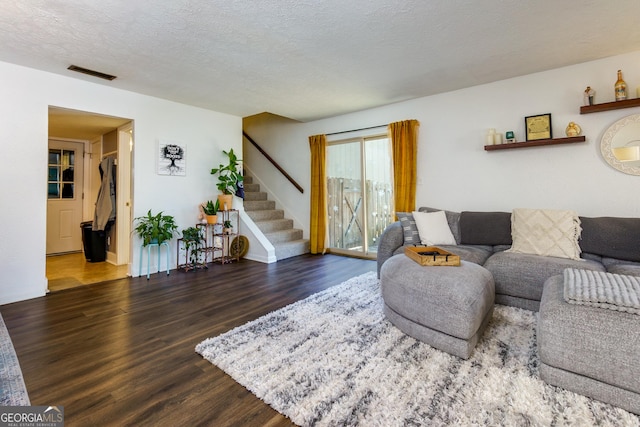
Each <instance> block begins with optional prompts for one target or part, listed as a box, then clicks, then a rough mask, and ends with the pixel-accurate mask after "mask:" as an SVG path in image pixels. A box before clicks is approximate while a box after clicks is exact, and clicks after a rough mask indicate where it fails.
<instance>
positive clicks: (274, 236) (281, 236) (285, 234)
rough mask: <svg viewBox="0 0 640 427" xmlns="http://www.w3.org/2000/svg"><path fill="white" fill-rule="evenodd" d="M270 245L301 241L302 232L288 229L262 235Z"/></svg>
mask: <svg viewBox="0 0 640 427" xmlns="http://www.w3.org/2000/svg"><path fill="white" fill-rule="evenodd" d="M264 235H265V236H266V237H267V239H269V241H270V242H271V243H274V244H275V243H282V242H290V241H292V240H300V239H302V230H300V229H297V228H290V229H288V230H277V231H272V232H270V233H264Z"/></svg>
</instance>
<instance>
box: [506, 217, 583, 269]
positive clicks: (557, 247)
mask: <svg viewBox="0 0 640 427" xmlns="http://www.w3.org/2000/svg"><path fill="white" fill-rule="evenodd" d="M581 232H582V228H581V227H580V218H579V217H578V214H577V213H576V212H574V211H565V210H551V209H514V210H513V212H512V214H511V237H512V239H513V245H512V246H511V249H508V251H507V252H517V253H525V254H533V255H545V256H553V257H558V258H570V259H575V260H580V245H579V244H578V239H579V238H580V233H581Z"/></svg>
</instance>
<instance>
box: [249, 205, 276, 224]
mask: <svg viewBox="0 0 640 427" xmlns="http://www.w3.org/2000/svg"><path fill="white" fill-rule="evenodd" d="M245 212H246V213H247V215H248V216H249V218H251V219H252V220H253V221H254V222H256V223H258V222H260V221H269V220H275V219H283V218H284V211H283V210H282V209H262V210H259V211H248V210H246V208H245Z"/></svg>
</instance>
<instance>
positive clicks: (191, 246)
mask: <svg viewBox="0 0 640 427" xmlns="http://www.w3.org/2000/svg"><path fill="white" fill-rule="evenodd" d="M182 242H183V244H184V250H185V253H186V258H187V265H186V266H185V269H186V270H191V269H194V270H195V269H196V268H198V266H203V265H204V264H203V263H200V262H199V260H198V257H199V255H200V247H201V246H202V243H203V242H204V236H203V234H202V229H201V228H198V227H189V228H185V229H184V230H182Z"/></svg>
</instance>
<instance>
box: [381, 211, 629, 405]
mask: <svg viewBox="0 0 640 427" xmlns="http://www.w3.org/2000/svg"><path fill="white" fill-rule="evenodd" d="M420 211H423V212H434V211H437V210H436V209H432V208H421V209H420ZM515 212H516V211H514V214H513V216H514V218H516V217H517V215H516V213H515ZM445 214H446V219H447V223H448V225H449V228H450V229H451V234H453V237H454V239H455V241H456V243H457V244H456V245H437V246H438V247H441V248H443V249H445V250H447V251H449V252H452V253H454V254H456V255H459V256H460V258H461V260H462V261H463V263H462V267H465V266H468V265H469V263H475V264H478V265H480V266H482V267H483V268H481V267H478V266H476V270H477V269H480V270H484V272H485V273H487V276H488V278H489V280H488V279H482V283H485V284H486V286H480V285H482V283H475V282H469V283H470V286H468V287H469V288H472V290H475V291H477V290H478V289H480V288H484V289H485V290H486V289H490V290H491V291H493V290H494V289H495V302H496V303H498V304H504V305H510V306H515V307H519V308H523V309H528V310H534V311H539V315H538V328H537V343H538V353H539V356H540V378H541V379H542V380H544V381H545V382H547V383H549V384H552V385H555V386H560V387H563V388H565V389H568V390H571V391H574V392H577V393H580V394H583V395H586V396H589V397H592V398H594V399H597V400H601V401H604V402H607V403H610V404H613V405H615V406H619V407H621V408H623V409H626V410H627V411H630V412H632V413H634V414H638V415H640V380H639V378H640V376H639V375H638V374H637V370H638V366H640V345H639V342H640V308H639V307H638V303H637V296H638V292H637V289H638V288H639V286H640V281H638V280H637V278H636V277H630V276H638V277H640V218H616V217H601V218H587V217H579V219H580V225H579V227H580V228H581V234H580V236H581V237H580V239H579V240H578V245H579V248H578V247H577V246H576V245H575V234H574V235H573V238H572V249H573V253H572V254H571V256H572V257H573V258H575V259H571V258H560V257H554V256H543V255H531V254H529V253H519V252H512V251H507V249H509V248H510V247H512V245H513V246H514V247H516V246H518V244H519V243H516V242H512V237H511V236H512V233H511V224H512V218H511V217H512V214H511V213H508V212H461V213H458V212H450V211H445ZM439 215H440V214H439ZM398 216H399V217H401V221H398V222H395V223H393V224H391V225H390V226H388V227H387V229H386V230H385V232H384V233H383V234H382V236H381V238H380V241H379V245H378V276H379V277H380V276H382V277H381V278H380V282H381V289H382V296H383V299H384V301H385V314H387V317H388V318H389V320H390V321H391V322H392V323H394V324H395V325H396V326H397V327H398V328H399V329H401V330H403V331H405V333H407V334H409V335H412V336H414V337H416V338H418V339H420V340H422V341H425V342H427V343H428V344H430V345H432V346H433V347H436V348H439V349H441V350H443V351H446V352H449V353H451V354H454V355H456V356H459V357H463V358H468V357H469V356H470V355H471V351H472V350H473V346H474V345H475V341H476V337H477V336H479V335H480V334H481V333H482V330H483V329H484V326H483V325H484V324H485V320H483V319H485V317H486V316H485V315H484V313H485V310H484V309H483V310H475V312H472V311H469V310H467V311H469V313H467V314H468V316H467V317H469V318H470V319H471V320H473V321H474V322H475V323H474V322H472V321H469V322H467V323H468V325H466V326H469V325H470V326H473V327H475V326H477V324H479V321H482V323H481V324H480V326H479V327H478V329H477V332H476V333H475V334H474V335H471V334H467V335H464V334H461V333H457V332H456V331H453V332H448V331H447V330H445V328H443V327H442V325H441V324H442V323H447V322H449V321H450V320H451V317H452V316H453V317H459V315H458V312H459V311H460V309H461V307H462V306H463V305H464V304H462V303H461V302H460V301H458V300H464V301H466V302H467V303H468V302H472V303H473V304H467V305H469V307H471V308H473V305H474V304H476V302H477V301H484V299H480V298H476V297H473V298H458V300H456V299H454V298H451V297H449V296H448V294H447V293H446V292H451V291H452V290H453V291H456V292H464V290H463V291H460V289H462V288H461V285H464V283H458V282H461V281H462V282H467V281H469V280H470V279H469V278H468V277H466V276H464V275H463V277H462V278H461V279H456V276H460V275H461V274H462V273H465V270H464V269H462V270H461V272H460V273H456V274H451V273H452V272H454V271H455V270H454V269H456V268H461V267H421V266H418V264H417V263H414V262H412V261H411V260H410V259H409V258H408V257H404V256H401V255H398V254H401V253H404V246H405V245H406V244H408V243H411V242H412V240H413V241H415V238H416V235H418V233H417V231H412V229H411V227H410V226H409V225H410V221H409V219H408V218H409V217H410V216H409V215H408V214H404V215H401V214H398ZM441 221H442V223H441V227H442V228H444V229H445V230H446V225H445V224H444V219H441ZM572 221H573V222H574V223H576V222H577V221H576V220H575V214H572ZM401 223H402V225H401ZM414 228H415V227H414ZM518 228H519V227H518V226H516V227H515V228H514V232H515V233H514V234H515V235H518V233H519V231H516V230H517V229H518ZM574 231H577V227H576V229H575V230H574ZM576 234H577V233H576ZM577 252H579V258H578V254H577ZM387 260H389V262H387V263H386V264H385V262H386V261H387ZM383 264H384V267H383ZM450 268H451V270H449V269H450ZM565 270H566V271H565ZM572 271H577V272H579V273H578V274H579V275H581V276H582V275H584V276H594V277H600V279H596V280H595V281H590V282H589V285H597V286H598V287H599V291H603V292H602V295H604V296H607V294H610V293H613V294H617V295H616V297H615V298H614V299H615V300H616V303H615V304H614V305H615V306H616V307H614V308H613V309H610V308H611V307H610V306H608V307H607V308H601V307H602V305H601V304H599V303H598V304H596V305H598V306H592V305H593V304H591V303H590V302H588V303H587V305H581V304H582V303H578V304H575V303H570V302H569V301H568V300H567V283H568V289H571V288H572V286H573V285H572V282H571V280H569V282H567V277H563V276H570V275H571V272H572ZM381 272H382V274H381ZM489 273H491V274H489ZM608 273H613V274H608ZM475 274H476V273H474V275H475ZM449 276H451V277H449ZM476 279H477V278H476ZM490 279H492V280H490ZM600 280H602V281H606V280H611V281H614V282H618V284H617V285H616V286H619V285H622V284H623V282H624V283H626V284H629V283H631V285H630V287H627V288H625V287H624V286H620V287H615V289H614V288H607V287H606V286H602V284H603V282H601V281H600ZM430 287H431V288H433V289H423V288H430ZM623 288H624V289H626V291H620V289H623ZM406 289H411V290H413V293H409V294H407V295H403V293H405V291H406ZM416 289H417V290H416ZM418 291H419V292H418ZM599 291H598V292H599ZM466 292H467V294H468V293H469V290H466ZM624 292H628V293H626V294H624ZM569 294H571V291H569ZM622 294H624V295H625V296H626V298H627V299H629V298H630V299H631V300H632V302H633V304H632V306H633V308H632V310H633V312H621V311H628V310H627V309H626V308H625V309H623V310H621V311H617V310H620V309H621V307H620V306H618V303H617V297H618V296H621V295H622ZM433 295H436V296H438V297H440V299H439V300H436V302H437V304H438V305H439V306H442V307H444V308H443V310H450V309H452V313H453V314H451V313H448V312H447V314H446V315H439V316H440V319H435V320H434V319H431V317H433V316H434V313H436V311H434V310H433V309H432V308H431V307H432V305H433V303H432V301H425V300H430V299H433V298H434V297H433ZM491 296H493V295H491ZM569 296H570V295H569ZM598 298H599V297H598ZM420 299H422V300H420ZM623 299H624V298H623ZM605 300H606V301H607V302H609V301H610V300H609V299H607V298H605ZM430 303H431V305H430ZM452 306H453V307H452ZM407 307H408V308H409V309H407ZM463 308H464V307H463ZM453 309H454V310H453ZM441 311H442V310H441ZM486 312H488V313H491V311H490V310H489V311H486ZM474 313H475V314H474ZM436 314H437V313H436ZM425 319H426V320H425ZM438 322H439V323H438ZM434 328H435V331H434ZM472 331H475V329H473V330H472ZM456 333H457V335H455V334H456ZM452 334H453V335H455V336H447V335H452Z"/></svg>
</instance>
